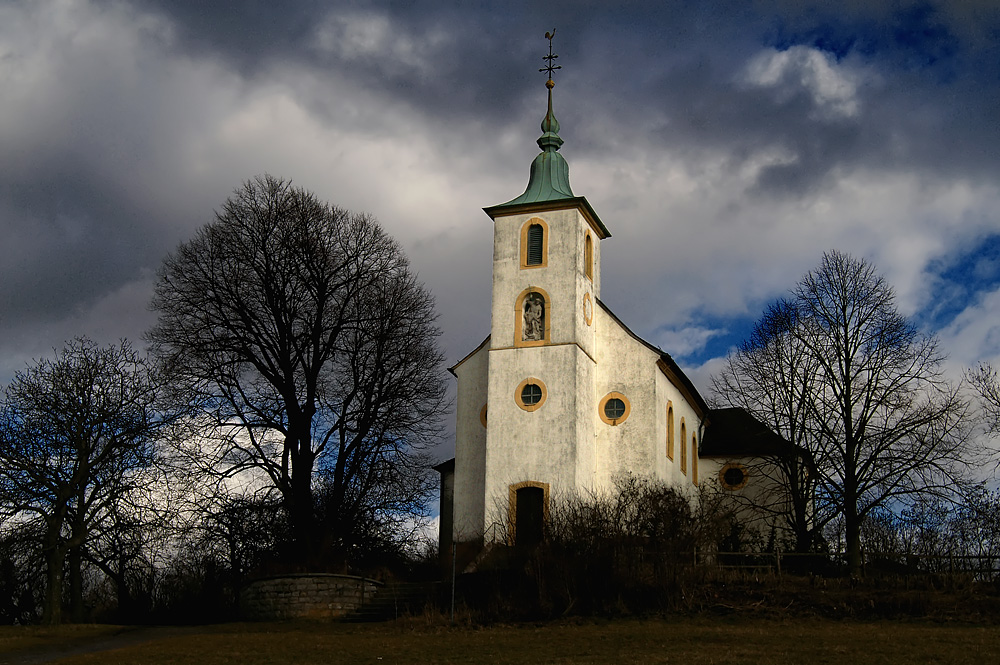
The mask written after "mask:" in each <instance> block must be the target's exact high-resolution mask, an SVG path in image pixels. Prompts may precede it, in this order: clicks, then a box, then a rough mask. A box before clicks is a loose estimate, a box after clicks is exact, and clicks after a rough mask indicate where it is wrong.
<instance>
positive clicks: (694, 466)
mask: <svg viewBox="0 0 1000 665" xmlns="http://www.w3.org/2000/svg"><path fill="white" fill-rule="evenodd" d="M691 482H692V483H694V485H695V486H697V485H698V435H697V434H692V435H691Z"/></svg>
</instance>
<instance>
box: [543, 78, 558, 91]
mask: <svg viewBox="0 0 1000 665" xmlns="http://www.w3.org/2000/svg"><path fill="white" fill-rule="evenodd" d="M545 87H546V88H548V89H549V90H551V89H552V88H554V87H556V82H555V81H553V80H552V79H549V80H548V81H546V82H545Z"/></svg>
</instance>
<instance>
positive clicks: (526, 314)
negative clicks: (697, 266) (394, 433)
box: [436, 80, 751, 552]
mask: <svg viewBox="0 0 1000 665" xmlns="http://www.w3.org/2000/svg"><path fill="white" fill-rule="evenodd" d="M546 85H547V87H548V111H547V113H546V115H545V118H544V120H543V121H542V126H541V129H542V136H541V137H540V138H539V139H538V145H539V147H540V148H541V153H540V154H539V155H538V156H537V157H536V158H535V160H534V162H533V163H532V165H531V172H530V176H529V182H528V187H527V189H526V190H525V192H524V193H523V194H522V195H521V196H519V197H517V198H515V199H513V200H511V201H508V202H507V203H503V204H500V205H496V206H492V207H490V208H486V209H485V212H486V214H487V215H489V217H490V218H491V219H492V220H493V225H494V233H493V286H492V317H491V330H490V334H489V336H488V337H487V338H486V339H485V340H484V341H483V342H482V343H481V344H480V345H479V346H478V347H477V348H476V349H475V350H473V351H472V352H471V353H469V354H468V355H467V356H465V357H464V358H462V359H461V360H460V361H459V362H458V363H457V364H455V365H454V366H453V367H452V368H450V371H451V372H452V373H453V374H454V375H455V377H457V380H458V395H457V414H456V419H457V422H456V441H455V458H454V459H453V460H449V461H448V462H445V463H443V464H441V465H439V466H438V467H436V468H437V470H438V471H439V472H441V474H442V496H441V549H442V552H447V551H448V550H449V549H450V547H451V543H452V542H457V543H476V542H478V543H483V542H484V541H485V542H487V543H489V542H497V541H506V542H531V541H537V540H538V539H539V538H540V537H541V529H542V525H543V523H544V520H545V516H546V514H547V512H548V506H549V503H550V501H552V500H553V498H554V497H557V496H559V495H574V494H575V495H587V494H590V493H601V492H603V491H607V490H609V489H611V488H612V486H613V481H614V479H615V477H616V476H618V475H621V474H633V475H637V476H643V477H650V478H654V479H656V480H658V481H660V482H662V483H664V484H666V485H669V486H671V487H674V488H676V489H678V490H679V491H681V492H682V493H685V494H688V495H689V496H691V497H692V500H695V496H696V494H697V491H698V490H697V488H698V486H699V484H701V483H704V482H706V481H707V482H713V483H721V484H722V487H723V488H725V489H729V490H731V491H743V488H744V486H745V485H747V481H748V478H747V477H746V475H743V476H742V477H741V478H740V479H739V483H733V484H731V485H728V486H727V485H726V482H727V478H728V479H729V480H735V476H736V474H735V473H734V472H733V471H732V470H733V469H737V468H738V469H740V470H741V473H743V474H746V473H747V469H748V468H749V467H750V466H751V464H750V459H749V458H746V457H745V456H746V455H747V452H746V451H745V450H744V449H743V448H739V447H737V449H734V448H733V447H732V446H728V447H726V446H723V447H722V448H720V450H723V453H724V454H722V455H721V456H717V455H703V454H699V449H700V442H701V438H702V435H703V433H704V432H705V428H706V425H707V423H708V421H709V418H708V416H709V409H708V407H707V405H706V403H705V401H704V399H703V398H702V397H701V395H699V393H698V390H697V389H696V388H695V386H694V384H693V383H692V382H691V381H690V380H689V379H688V377H687V376H685V374H684V372H683V371H682V370H681V369H680V367H678V365H677V364H676V363H675V362H674V361H673V359H672V358H671V357H670V356H669V355H668V354H667V353H665V352H663V351H661V350H660V349H658V348H656V347H655V346H653V345H651V344H649V343H648V342H646V341H644V340H642V339H641V338H640V337H638V336H637V335H636V334H635V333H633V332H632V331H631V330H629V329H628V327H627V326H626V325H625V324H624V323H622V321H620V320H619V319H618V318H617V317H616V316H615V315H614V314H613V313H612V311H611V310H610V309H609V308H608V307H607V306H606V305H605V304H604V303H603V302H602V300H601V245H602V243H603V242H605V241H606V240H607V239H608V238H610V237H611V232H610V231H609V229H608V227H607V226H606V225H605V224H604V222H603V221H602V220H601V219H600V217H599V216H598V215H597V213H596V211H595V210H594V209H593V208H592V207H591V205H590V203H589V202H588V201H587V199H586V198H584V197H582V196H576V195H575V194H574V193H573V191H572V189H571V188H570V184H569V167H568V165H567V163H566V161H565V159H564V158H563V157H562V155H561V154H560V153H559V152H558V151H559V148H560V146H561V145H562V143H563V141H562V139H561V138H560V137H559V123H558V122H557V120H556V118H555V115H554V113H553V110H552V87H553V83H552V81H551V80H549V81H548V82H547V84H546ZM716 438H719V437H718V436H717V437H716ZM740 460H743V462H746V464H744V463H743V462H741V461H740ZM727 465H728V466H727ZM726 472H729V473H728V475H727V473H726ZM737 484H738V487H737V486H736V485H737Z"/></svg>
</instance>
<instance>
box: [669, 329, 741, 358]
mask: <svg viewBox="0 0 1000 665" xmlns="http://www.w3.org/2000/svg"><path fill="white" fill-rule="evenodd" d="M725 332H726V331H725V330H718V329H712V328H703V327H700V326H685V327H683V328H672V329H667V330H661V331H659V332H658V334H657V335H656V337H655V338H654V340H653V343H654V344H656V345H657V346H659V347H660V348H661V349H663V350H665V351H667V352H668V353H670V355H672V356H680V357H684V356H687V355H690V354H692V353H696V352H698V351H701V350H702V349H704V348H705V344H707V343H708V341H709V340H710V339H712V338H713V337H717V336H719V335H724V334H725Z"/></svg>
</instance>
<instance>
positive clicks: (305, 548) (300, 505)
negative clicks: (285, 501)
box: [288, 450, 317, 563]
mask: <svg viewBox="0 0 1000 665" xmlns="http://www.w3.org/2000/svg"><path fill="white" fill-rule="evenodd" d="M312 472H313V455H312V451H311V450H310V451H309V452H299V453H298V454H295V455H293V457H292V478H291V484H292V505H291V506H290V507H289V511H288V512H289V519H290V520H291V523H292V538H293V540H294V542H295V545H296V548H297V552H296V554H295V556H296V558H297V559H298V560H299V561H298V562H299V563H308V562H309V561H310V559H311V558H312V557H313V555H314V554H315V549H316V542H317V538H316V528H315V519H314V515H313V512H314V511H313V495H312Z"/></svg>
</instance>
